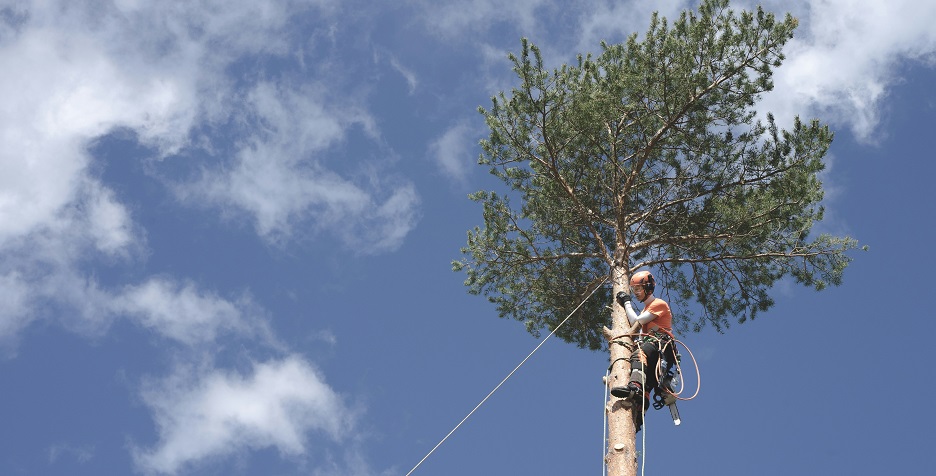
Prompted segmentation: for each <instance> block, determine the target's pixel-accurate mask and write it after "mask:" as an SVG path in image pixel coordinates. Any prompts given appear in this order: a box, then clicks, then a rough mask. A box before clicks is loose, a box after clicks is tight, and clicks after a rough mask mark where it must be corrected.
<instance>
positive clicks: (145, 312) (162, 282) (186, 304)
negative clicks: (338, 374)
mask: <svg viewBox="0 0 936 476" xmlns="http://www.w3.org/2000/svg"><path fill="white" fill-rule="evenodd" d="M107 306H108V308H109V310H110V311H111V312H113V313H115V314H122V315H125V316H127V317H129V318H131V319H133V320H135V321H136V322H137V323H139V324H140V325H141V326H143V327H145V328H149V329H152V330H153V331H155V332H157V333H158V334H161V335H163V336H165V337H168V338H170V339H173V340H175V341H178V342H181V343H184V344H187V345H192V346H194V345H198V344H205V343H211V342H214V341H215V340H216V339H217V338H218V336H219V334H221V333H222V332H227V333H230V334H234V335H248V336H252V337H264V336H265V334H267V332H266V330H265V326H264V325H263V324H262V321H260V320H259V319H257V318H256V317H254V316H250V315H248V314H245V313H244V312H243V311H242V310H244V309H246V310H248V312H250V310H252V309H254V308H255V307H256V306H255V305H253V304H251V302H250V300H249V299H247V298H242V299H241V300H240V301H230V300H227V299H224V298H222V297H219V296H217V295H215V294H213V293H209V292H205V291H202V290H200V289H198V287H196V286H195V285H194V284H192V283H185V284H180V283H177V282H173V281H170V280H168V279H164V278H156V279H151V280H150V281H147V282H145V283H143V284H140V285H137V286H131V287H129V288H127V289H125V290H123V291H122V292H121V293H120V294H118V295H116V296H114V297H113V298H112V299H111V300H110V302H108V304H107Z"/></svg>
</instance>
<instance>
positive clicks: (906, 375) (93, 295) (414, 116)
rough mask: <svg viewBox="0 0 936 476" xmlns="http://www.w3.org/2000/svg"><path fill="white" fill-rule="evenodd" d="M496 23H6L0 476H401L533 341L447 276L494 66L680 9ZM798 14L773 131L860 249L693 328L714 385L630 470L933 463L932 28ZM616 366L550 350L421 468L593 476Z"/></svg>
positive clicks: (388, 10) (859, 15)
mask: <svg viewBox="0 0 936 476" xmlns="http://www.w3.org/2000/svg"><path fill="white" fill-rule="evenodd" d="M501 3H502V2H497V1H494V0H471V1H461V2H436V1H429V0H401V1H398V2H364V1H357V0H350V1H338V0H309V1H303V0H284V1H279V2H270V3H269V4H266V3H263V2H254V1H242V0H227V1H220V0H205V1H164V2H144V1H138V0H113V1H105V0H96V1H91V0H87V1H31V0H0V70H2V71H3V74H0V91H2V97H3V98H4V99H3V100H2V102H0V104H2V107H0V448H2V450H0V474H4V475H7V474H8V475H18V474H30V475H32V474H44V475H85V474H87V475H101V474H147V475H148V474H177V475H214V474H225V475H228V474H231V475H238V474H243V475H284V476H285V475H355V476H360V475H397V474H405V473H406V472H408V471H409V470H410V469H411V468H413V466H414V465H416V463H417V462H418V461H419V460H420V459H421V458H422V457H423V456H425V455H426V453H427V452H428V451H429V450H430V449H431V448H432V447H433V446H435V444H436V443H437V442H438V441H439V440H440V439H441V438H442V437H443V436H445V434H446V433H448V432H449V430H451V429H452V428H453V427H454V425H455V424H456V423H458V422H459V421H460V420H461V419H462V418H463V417H464V416H465V415H466V414H467V413H468V411H469V410H471V409H472V408H473V407H474V406H475V405H476V404H477V403H478V402H479V401H480V400H481V399H482V398H483V397H484V396H485V395H487V393H488V392H489V391H490V390H491V389H492V388H494V386H495V385H496V384H497V383H498V382H499V381H500V380H501V379H502V378H503V377H504V376H505V375H506V374H507V373H508V372H509V371H510V370H511V369H513V368H514V366H515V365H516V364H517V363H518V362H520V360H521V359H522V358H523V357H524V356H526V355H527V353H529V352H530V350H532V349H533V348H534V347H535V346H536V344H537V340H536V339H534V338H533V337H531V336H530V335H528V334H527V333H526V332H525V331H524V330H523V328H522V326H521V325H520V324H518V323H516V322H513V321H507V320H502V319H498V318H497V315H496V312H495V310H494V309H493V307H492V306H490V305H489V304H488V303H487V302H486V301H485V300H484V299H483V298H479V297H475V296H470V295H468V294H467V293H466V292H465V288H464V286H463V285H462V280H463V279H464V276H463V275H459V274H456V273H453V272H452V271H451V268H450V262H451V260H452V259H456V258H459V248H460V247H461V246H463V245H464V242H465V238H466V231H467V230H468V229H470V228H472V227H474V226H476V225H480V224H481V220H482V218H481V210H480V209H479V207H478V206H477V205H476V204H474V203H472V202H470V201H469V200H468V199H467V197H466V196H467V194H468V193H470V192H473V191H475V190H478V189H491V188H495V187H498V186H499V184H498V183H496V182H494V180H493V179H492V177H490V176H489V175H488V173H487V171H486V170H485V169H483V168H481V167H479V166H477V165H476V159H477V156H478V154H479V152H480V150H479V147H478V146H477V142H478V140H479V139H480V138H482V137H483V136H484V133H485V129H484V125H483V121H482V120H481V117H480V115H479V114H478V113H477V112H476V109H477V107H478V106H479V105H480V106H487V105H488V104H489V101H490V97H491V96H492V95H494V94H495V93H497V92H498V91H500V90H503V89H508V88H510V87H511V86H512V85H513V84H514V83H513V81H514V78H513V75H512V73H511V71H510V65H509V63H508V62H507V60H506V54H507V52H509V51H516V50H517V48H518V47H519V38H520V37H521V36H525V37H528V38H530V39H531V40H532V41H533V42H534V43H536V44H538V45H539V46H540V47H541V48H542V50H543V52H544V55H545V57H546V58H547V61H548V62H550V63H551V64H554V65H556V66H558V65H559V64H561V63H563V62H569V61H573V60H574V58H575V55H576V54H577V53H584V52H596V51H598V48H599V46H598V45H599V42H600V41H601V40H607V41H609V42H617V41H621V40H622V39H623V38H625V37H626V35H627V34H629V33H631V32H633V31H638V32H640V31H644V30H645V28H646V25H647V23H648V19H649V14H650V12H651V11H652V10H654V9H656V10H659V11H660V12H661V13H662V14H664V15H665V16H669V17H674V16H675V15H677V14H678V12H679V11H680V10H681V9H683V8H686V7H691V6H693V5H695V3H694V2H682V1H660V2H641V1H637V0H632V1H619V2H608V1H603V0H578V1H574V2H564V1H558V0H555V1H550V0H518V1H514V2H510V3H509V5H508V6H503V5H500V4H501ZM784 3H786V2H780V1H778V0H770V1H767V2H765V6H766V7H767V8H768V9H771V10H774V11H778V12H779V11H784V10H782V8H791V7H788V6H787V7H784V5H783V4H784ZM749 5H750V4H749V3H748V2H736V3H735V7H743V6H749ZM792 8H795V10H793V13H794V14H795V15H797V16H798V17H799V18H800V20H801V26H800V29H799V30H798V32H797V36H796V38H795V39H794V40H793V41H792V42H791V43H790V44H789V45H788V49H787V57H788V59H787V61H786V63H785V64H784V66H783V67H782V68H781V69H780V70H778V71H777V74H776V77H775V80H776V81H775V82H776V89H775V91H773V92H771V93H770V94H768V95H767V96H765V97H764V98H763V101H762V103H761V105H760V106H759V110H760V111H768V110H769V111H773V112H774V113H775V115H776V116H777V117H778V120H779V122H781V123H785V124H789V123H791V122H792V117H793V115H794V114H800V115H802V116H803V117H818V118H820V119H822V120H823V121H826V122H827V123H829V124H830V125H831V126H832V127H833V129H834V130H835V131H836V140H835V142H834V144H833V146H832V148H831V150H830V152H829V155H828V157H827V172H826V173H825V175H824V181H825V185H826V189H827V194H826V203H825V206H826V209H827V214H826V220H825V221H824V222H823V223H821V224H820V225H819V226H818V227H817V231H827V232H831V233H835V234H839V235H842V234H847V235H850V236H853V237H855V238H857V239H858V240H859V241H860V242H861V243H862V244H865V245H868V246H869V247H870V251H868V252H859V253H855V254H854V258H855V261H854V262H853V264H852V265H851V266H850V268H849V269H848V271H847V272H846V276H845V283H844V284H843V285H842V286H841V287H838V288H833V289H830V290H827V291H824V292H822V293H816V292H814V291H812V290H809V289H803V288H798V287H794V286H788V285H785V284H784V285H781V286H778V287H777V288H776V289H775V292H774V296H775V298H776V300H777V303H778V304H777V306H776V307H775V308H773V309H772V310H770V311H769V312H767V313H765V314H763V315H762V316H760V317H758V318H757V319H756V320H755V321H752V322H748V323H745V324H743V325H734V326H732V327H731V328H730V329H728V331H727V332H726V333H724V334H718V333H717V332H715V331H714V330H713V329H711V328H707V329H704V330H703V331H702V332H701V333H698V334H690V335H686V336H682V337H683V340H684V341H685V342H686V343H687V344H688V345H689V346H690V348H691V349H692V350H693V352H694V353H695V356H696V358H697V359H698V361H699V365H700V367H701V372H702V389H701V393H700V395H699V397H698V398H696V399H695V400H693V401H691V402H686V403H683V404H682V405H681V411H682V416H683V425H682V426H680V427H678V428H676V427H673V425H672V423H671V422H670V421H669V417H668V415H667V414H666V412H652V413H651V414H650V415H648V417H647V425H646V432H645V433H646V458H647V459H646V461H647V467H646V471H647V474H657V473H659V472H666V473H673V474H692V473H696V474H698V473H701V474H716V473H717V474H722V475H749V474H760V475H781V474H880V473H882V472H884V471H887V472H889V473H890V472H893V473H901V472H909V473H918V472H920V471H924V469H923V468H924V467H925V466H924V465H928V464H929V463H930V462H931V460H932V456H931V455H930V454H928V453H927V451H928V443H929V442H931V441H933V439H934V437H936V431H934V429H933V427H934V423H936V418H934V414H933V411H932V409H931V405H928V398H929V396H930V395H931V394H932V391H933V389H934V385H933V384H932V382H931V378H932V376H933V372H932V370H930V369H929V367H928V366H927V365H926V364H927V363H928V361H929V357H931V356H930V355H929V354H930V353H929V352H928V347H929V340H928V339H929V336H931V335H932V334H933V331H934V330H936V329H934V328H936V325H934V324H933V323H932V320H931V319H929V318H928V313H929V308H930V306H931V303H930V301H929V299H928V298H929V294H930V292H931V289H930V287H931V283H932V278H931V270H932V269H933V267H934V264H936V263H934V260H933V258H932V257H931V254H930V248H931V246H932V245H931V243H932V237H933V236H934V228H933V226H932V225H931V223H930V221H931V219H932V217H933V211H932V206H933V203H934V200H933V195H932V184H931V180H932V177H933V176H934V175H936V174H934V172H936V165H934V153H933V151H934V150H936V134H934V133H933V131H934V124H936V92H934V88H933V85H934V84H936V68H934V66H936V30H933V28H932V25H933V24H934V23H936V3H933V2H918V1H915V0H900V1H893V2H875V1H872V0H820V1H814V2H810V3H809V5H808V6H804V5H798V6H795V7H792ZM607 364H608V359H607V356H606V355H605V354H603V353H592V352H588V351H584V350H580V349H577V348H575V347H574V346H572V345H569V344H565V343H563V342H561V341H559V340H558V339H556V340H551V341H549V342H547V343H546V344H545V345H544V346H543V347H542V348H541V349H540V351H539V352H537V354H535V356H534V358H532V359H531V360H530V361H529V362H528V363H527V364H526V365H525V366H524V367H523V368H522V369H521V370H520V371H519V372H518V373H517V374H515V375H514V376H513V377H512V378H511V379H510V380H509V381H508V382H507V383H506V384H505V385H504V386H503V387H502V388H501V389H500V390H499V391H498V392H497V393H496V394H495V395H494V396H493V397H492V398H491V399H490V400H489V401H488V402H487V403H486V404H485V405H484V406H482V407H481V408H480V409H479V411H478V412H477V413H475V414H474V416H472V418H471V419H469V420H468V421H467V422H466V423H465V424H464V425H463V426H462V427H461V428H460V429H459V430H458V431H457V432H456V433H455V434H454V435H453V436H452V437H451V438H449V440H448V441H446V443H445V444H444V445H442V446H441V447H440V448H439V449H438V450H436V452H435V453H434V454H433V455H432V456H431V457H430V458H429V459H428V460H426V462H425V463H423V464H422V465H421V466H420V467H419V468H418V469H417V470H416V472H414V474H415V475H420V474H424V475H477V474H505V475H506V474H511V475H513V474H547V475H552V474H555V475H564V474H586V475H587V474H600V472H601V458H602V455H603V453H604V444H603V442H602V408H603V393H604V389H603V387H602V385H601V377H602V376H603V375H604V372H605V369H606V367H607Z"/></svg>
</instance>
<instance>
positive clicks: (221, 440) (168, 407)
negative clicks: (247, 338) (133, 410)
mask: <svg viewBox="0 0 936 476" xmlns="http://www.w3.org/2000/svg"><path fill="white" fill-rule="evenodd" d="M143 399H144V402H145V403H146V405H147V406H148V407H150V408H151V409H152V411H153V415H154V418H155V420H156V424H157V427H158V431H159V441H158V443H157V444H156V445H155V447H153V448H151V449H141V448H137V449H136V450H135V451H134V460H135V461H136V464H137V466H138V467H139V468H140V469H141V470H143V471H144V472H146V473H153V474H175V473H177V472H179V471H181V470H183V469H185V468H188V467H191V466H193V465H197V464H198V463H199V462H202V461H205V460H210V459H212V458H216V457H223V456H227V455H231V454H236V453H239V452H242V451H244V450H248V449H249V450H256V449H262V448H269V447H272V448H276V449H277V450H278V451H280V452H281V453H283V454H285V455H298V454H301V453H303V452H305V451H306V449H307V447H308V445H310V444H311V443H310V438H309V434H312V433H314V434H317V435H321V436H322V437H324V438H325V439H326V441H332V442H340V441H342V439H344V438H345V437H346V436H347V435H348V434H349V431H350V430H351V429H352V427H353V425H354V420H355V415H354V412H353V411H352V410H351V409H349V408H348V407H346V406H345V405H344V404H343V403H342V401H341V398H340V397H339V396H338V395H337V394H335V393H334V392H333V391H332V390H331V388H329V386H328V385H327V384H325V382H324V381H323V379H322V377H321V376H320V375H319V373H318V372H317V371H316V370H315V369H314V368H312V367H311V366H310V365H309V364H308V363H306V362H305V361H304V360H303V359H301V358H299V357H297V356H287V357H285V358H283V359H281V360H272V361H268V362H261V363H255V364H254V365H253V368H252V369H251V372H250V373H249V375H241V374H237V373H231V372H223V371H218V370H209V371H202V372H200V371H197V370H191V371H184V370H183V371H180V372H179V373H177V374H175V375H173V376H171V377H169V378H167V379H166V380H164V381H161V382H157V383H153V384H151V385H150V386H149V387H148V388H147V390H146V391H145V392H144V394H143Z"/></svg>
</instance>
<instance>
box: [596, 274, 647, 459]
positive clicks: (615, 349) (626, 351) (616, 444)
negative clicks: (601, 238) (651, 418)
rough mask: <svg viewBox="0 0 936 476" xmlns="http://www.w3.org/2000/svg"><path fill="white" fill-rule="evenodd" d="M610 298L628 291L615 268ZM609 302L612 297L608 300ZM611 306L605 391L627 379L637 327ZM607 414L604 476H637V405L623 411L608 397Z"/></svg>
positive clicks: (616, 306)
mask: <svg viewBox="0 0 936 476" xmlns="http://www.w3.org/2000/svg"><path fill="white" fill-rule="evenodd" d="M613 276H614V277H613V279H614V282H613V283H612V292H611V295H612V296H617V293H618V292H619V291H625V292H630V288H629V286H628V284H627V283H628V281H627V276H626V274H625V273H624V272H623V271H622V270H620V269H615V270H614V272H613ZM612 299H613V298H612ZM614 301H615V302H614V304H612V305H611V309H612V311H611V329H608V328H605V329H604V333H605V337H607V338H608V341H609V344H608V347H609V348H610V353H611V374H610V375H609V376H608V382H607V385H608V388H613V387H618V386H624V385H627V382H628V381H629V380H630V371H631V368H630V361H629V360H628V359H629V358H630V355H631V351H630V348H633V347H632V346H633V345H634V341H633V339H631V337H630V336H629V334H631V333H633V332H636V329H637V327H639V324H635V325H634V326H633V327H631V326H630V325H629V323H628V321H627V315H626V314H625V313H624V308H623V307H621V306H620V305H619V304H618V303H617V300H616V299H614ZM605 411H606V412H607V413H608V452H607V454H606V455H605V461H606V463H607V468H608V471H607V476H636V475H637V441H636V430H635V428H634V420H633V416H632V414H631V412H632V411H640V408H639V407H638V406H635V407H633V408H627V407H625V406H624V404H623V400H622V399H620V398H617V397H615V396H613V395H609V400H608V403H607V405H606V406H605Z"/></svg>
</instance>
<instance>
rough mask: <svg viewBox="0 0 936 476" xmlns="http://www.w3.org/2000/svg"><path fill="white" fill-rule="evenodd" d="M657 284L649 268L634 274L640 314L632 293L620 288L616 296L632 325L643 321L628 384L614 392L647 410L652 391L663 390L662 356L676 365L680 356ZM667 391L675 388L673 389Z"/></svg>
mask: <svg viewBox="0 0 936 476" xmlns="http://www.w3.org/2000/svg"><path fill="white" fill-rule="evenodd" d="M655 287H656V280H655V279H654V278H653V275H652V274H650V272H649V271H638V272H637V273H634V275H633V276H631V279H630V289H631V291H632V292H633V293H634V297H636V298H637V300H638V301H640V302H641V303H642V304H643V310H642V311H640V313H639V314H638V313H637V312H636V311H635V310H634V308H633V306H632V305H631V299H630V295H629V294H627V293H625V292H623V291H621V292H619V293H618V294H617V296H616V299H617V301H618V303H619V304H621V305H622V306H624V311H625V314H627V320H628V321H630V323H631V325H633V324H634V323H636V322H639V323H640V334H639V335H638V336H637V337H636V338H635V339H634V342H635V343H636V344H637V347H636V349H635V351H634V352H632V353H631V357H630V364H631V375H630V381H629V382H628V383H627V385H626V386H623V387H620V386H619V387H614V388H612V389H611V395H614V396H615V397H618V398H623V399H624V403H625V405H628V406H631V405H634V406H636V405H641V404H642V405H643V410H644V411H646V409H647V408H649V406H650V395H649V390H652V389H657V390H658V392H662V390H661V389H660V388H659V386H660V383H661V382H658V381H657V379H658V377H660V376H659V375H657V374H658V371H657V369H658V367H659V366H660V358H661V357H662V358H663V359H665V360H666V361H667V363H668V364H670V365H671V364H675V363H676V361H677V359H678V356H677V355H676V347H675V346H674V344H673V313H672V312H671V311H670V307H669V304H667V303H666V301H664V300H662V299H660V298H658V297H655V296H654V295H653V291H654V289H655ZM664 370H665V369H664ZM663 384H664V385H662V386H668V384H669V382H663ZM665 390H669V391H672V389H671V388H668V389H665ZM637 413H642V412H635V423H638V425H637V429H638V430H639V429H640V424H639V423H640V422H638V419H637ZM641 420H642V419H641ZM675 420H676V415H674V421H675ZM677 424H678V421H677Z"/></svg>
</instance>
